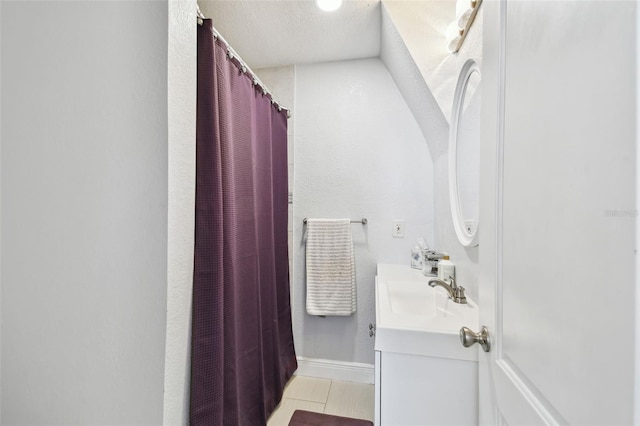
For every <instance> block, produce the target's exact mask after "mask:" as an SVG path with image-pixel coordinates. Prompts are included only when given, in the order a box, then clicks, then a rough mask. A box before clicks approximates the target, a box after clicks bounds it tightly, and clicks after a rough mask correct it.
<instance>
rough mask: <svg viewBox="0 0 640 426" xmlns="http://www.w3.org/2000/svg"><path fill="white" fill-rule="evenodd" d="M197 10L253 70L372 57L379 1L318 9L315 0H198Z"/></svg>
mask: <svg viewBox="0 0 640 426" xmlns="http://www.w3.org/2000/svg"><path fill="white" fill-rule="evenodd" d="M198 4H199V5H200V9H201V10H202V12H203V13H204V15H205V16H206V17H207V18H211V19H213V25H214V26H215V27H216V29H217V30H218V31H219V32H220V33H221V34H222V36H223V37H224V38H225V40H227V41H228V42H229V44H231V46H232V47H233V49H234V50H235V51H236V52H237V53H238V54H239V55H240V56H241V57H242V59H243V60H244V61H245V62H246V63H247V64H248V65H249V66H250V67H251V68H254V69H257V68H265V67H275V66H282V65H291V64H303V63H313V62H329V61H339V60H345V59H358V58H370V57H377V56H379V54H380V20H381V14H380V0H345V1H344V4H343V5H342V7H341V8H340V9H338V10H337V11H335V12H323V11H321V10H320V9H318V8H317V7H316V5H315V2H314V0H198Z"/></svg>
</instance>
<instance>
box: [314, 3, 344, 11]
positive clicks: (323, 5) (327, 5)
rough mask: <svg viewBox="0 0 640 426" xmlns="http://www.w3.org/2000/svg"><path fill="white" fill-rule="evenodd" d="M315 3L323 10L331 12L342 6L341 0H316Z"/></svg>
mask: <svg viewBox="0 0 640 426" xmlns="http://www.w3.org/2000/svg"><path fill="white" fill-rule="evenodd" d="M316 5H318V7H319V8H320V9H321V10H324V11H325V12H333V11H334V10H338V9H339V8H340V6H342V0H316Z"/></svg>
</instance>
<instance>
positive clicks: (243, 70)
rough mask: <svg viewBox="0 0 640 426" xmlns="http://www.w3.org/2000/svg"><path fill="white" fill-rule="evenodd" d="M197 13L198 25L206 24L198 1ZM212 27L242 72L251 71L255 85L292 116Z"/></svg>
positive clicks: (288, 116)
mask: <svg viewBox="0 0 640 426" xmlns="http://www.w3.org/2000/svg"><path fill="white" fill-rule="evenodd" d="M196 14H197V16H198V25H200V26H202V24H204V20H205V19H207V18H206V17H205V16H204V13H202V12H201V11H200V6H199V5H198V3H196ZM212 28H213V36H214V37H215V38H219V39H220V40H222V42H223V43H224V44H226V45H227V56H229V58H230V59H233V58H235V59H237V60H238V62H239V63H240V67H241V69H242V72H243V73H245V74H246V73H247V72H249V74H250V75H251V77H252V78H253V85H254V86H260V89H262V93H263V94H264V95H269V96H271V103H272V104H274V105H275V106H276V107H277V108H278V111H282V110H283V109H284V110H285V111H287V118H291V110H290V109H289V108H285V107H283V106H282V104H281V103H280V102H278V101H276V99H275V98H274V97H273V93H271V91H270V90H269V89H267V86H266V85H265V84H264V83H263V82H262V81H261V80H260V79H259V78H258V76H257V74H256V73H255V72H253V70H252V69H251V68H249V65H247V63H246V62H245V61H243V60H242V58H241V57H240V55H238V53H237V52H236V51H235V50H233V47H231V45H230V44H229V42H228V41H227V40H225V39H224V37H222V34H220V32H219V31H218V30H217V29H216V27H214V26H212Z"/></svg>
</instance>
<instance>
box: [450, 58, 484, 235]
mask: <svg viewBox="0 0 640 426" xmlns="http://www.w3.org/2000/svg"><path fill="white" fill-rule="evenodd" d="M479 181H480V70H479V69H478V65H477V64H476V62H475V61H474V60H473V59H469V60H468V61H467V62H465V64H464V66H463V67H462V70H461V71H460V75H459V77H458V84H457V85H456V91H455V95H454V98H453V108H452V110H451V127H450V130H449V198H450V200H451V215H452V218H453V226H454V228H455V231H456V235H457V236H458V240H459V241H460V244H462V245H463V246H465V247H473V246H477V245H478V227H479V225H480V223H479V210H480V183H479Z"/></svg>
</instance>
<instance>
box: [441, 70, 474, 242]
mask: <svg viewBox="0 0 640 426" xmlns="http://www.w3.org/2000/svg"><path fill="white" fill-rule="evenodd" d="M473 72H477V73H478V75H479V76H480V81H482V74H480V68H479V67H478V64H477V63H476V61H474V60H473V59H468V60H467V61H466V62H465V63H464V65H463V66H462V69H461V70H460V75H459V76H458V83H457V84H456V91H455V94H454V97H453V108H452V110H451V124H450V126H449V201H450V203H451V218H452V219H453V227H454V229H455V231H456V236H457V237H458V241H460V244H462V245H463V246H465V247H475V246H477V245H478V244H479V242H478V237H479V234H478V229H479V228H480V218H478V220H477V223H476V228H475V230H474V232H473V233H471V234H469V233H467V231H466V230H465V225H464V216H463V215H462V208H461V206H460V195H459V191H458V167H457V159H458V156H457V154H458V147H457V144H458V140H457V138H458V123H459V121H460V117H461V113H462V107H463V105H464V96H465V94H466V92H467V84H468V82H469V78H470V77H471V74H472V73H473ZM478 161H480V159H478ZM479 178H480V177H479V176H478V179H479Z"/></svg>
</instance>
